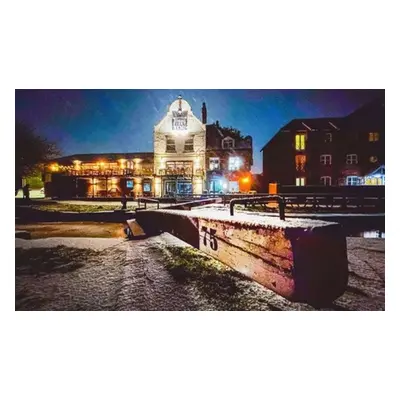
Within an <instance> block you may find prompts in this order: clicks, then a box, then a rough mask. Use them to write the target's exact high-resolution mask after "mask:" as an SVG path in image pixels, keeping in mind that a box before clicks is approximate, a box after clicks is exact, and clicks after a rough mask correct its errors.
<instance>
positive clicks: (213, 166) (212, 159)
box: [210, 157, 219, 171]
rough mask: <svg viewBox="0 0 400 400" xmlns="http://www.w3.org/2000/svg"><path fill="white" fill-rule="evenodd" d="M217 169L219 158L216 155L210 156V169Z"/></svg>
mask: <svg viewBox="0 0 400 400" xmlns="http://www.w3.org/2000/svg"><path fill="white" fill-rule="evenodd" d="M214 169H219V158H218V157H210V170H211V171H213V170H214Z"/></svg>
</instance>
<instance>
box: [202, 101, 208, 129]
mask: <svg viewBox="0 0 400 400" xmlns="http://www.w3.org/2000/svg"><path fill="white" fill-rule="evenodd" d="M201 116H202V122H203V124H206V123H207V107H206V103H203V107H201Z"/></svg>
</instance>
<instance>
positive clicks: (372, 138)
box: [368, 132, 379, 142]
mask: <svg viewBox="0 0 400 400" xmlns="http://www.w3.org/2000/svg"><path fill="white" fill-rule="evenodd" d="M368 140H369V141H370V142H377V141H378V140H379V132H370V133H369V134H368Z"/></svg>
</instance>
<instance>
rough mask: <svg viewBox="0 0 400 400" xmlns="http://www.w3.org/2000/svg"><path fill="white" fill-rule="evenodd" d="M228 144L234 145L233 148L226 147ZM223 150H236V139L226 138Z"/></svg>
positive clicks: (223, 141)
mask: <svg viewBox="0 0 400 400" xmlns="http://www.w3.org/2000/svg"><path fill="white" fill-rule="evenodd" d="M226 143H232V146H226ZM222 148H223V149H224V150H229V149H234V148H235V139H233V138H231V137H230V136H227V137H224V138H223V139H222Z"/></svg>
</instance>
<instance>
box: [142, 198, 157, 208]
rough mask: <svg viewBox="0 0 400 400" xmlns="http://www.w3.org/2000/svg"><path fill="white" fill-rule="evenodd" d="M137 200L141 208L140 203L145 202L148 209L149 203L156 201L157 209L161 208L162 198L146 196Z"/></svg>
mask: <svg viewBox="0 0 400 400" xmlns="http://www.w3.org/2000/svg"><path fill="white" fill-rule="evenodd" d="M137 202H138V206H139V208H140V203H143V204H144V209H145V210H146V209H147V203H156V204H157V210H158V209H159V208H160V200H157V199H149V198H146V197H139V198H138V199H137Z"/></svg>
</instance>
